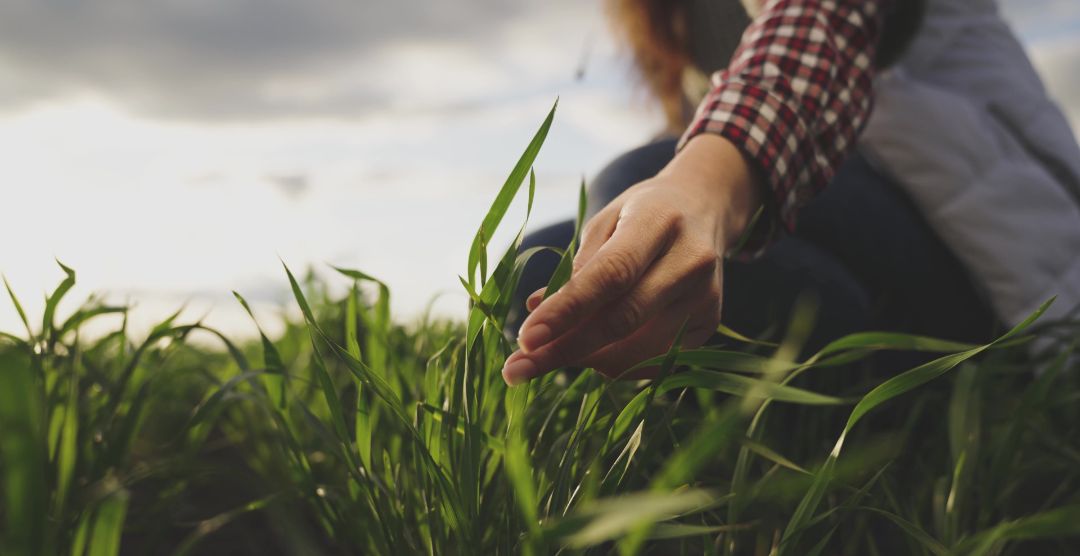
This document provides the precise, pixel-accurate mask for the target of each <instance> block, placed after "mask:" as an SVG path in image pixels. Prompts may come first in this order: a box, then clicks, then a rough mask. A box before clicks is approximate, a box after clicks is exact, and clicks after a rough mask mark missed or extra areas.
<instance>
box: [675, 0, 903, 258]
mask: <svg viewBox="0 0 1080 556" xmlns="http://www.w3.org/2000/svg"><path fill="white" fill-rule="evenodd" d="M887 1H888V0H767V1H766V2H764V6H763V8H762V11H761V13H760V14H759V15H758V16H757V17H756V18H755V19H754V22H753V24H752V25H751V26H750V28H749V29H747V31H746V33H745V34H744V35H743V38H742V42H741V44H740V46H739V49H738V50H737V51H736V52H735V55H734V56H733V57H732V62H731V65H730V66H729V67H728V68H727V69H726V70H724V71H720V72H717V73H716V74H714V75H713V77H712V82H713V89H712V91H711V92H710V93H709V94H708V95H707V96H706V97H705V99H704V100H703V101H702V103H701V104H700V105H699V107H698V110H697V114H696V116H695V117H694V120H693V123H692V124H691V125H690V127H689V128H688V129H687V131H686V133H685V134H684V135H683V137H682V140H681V141H680V143H679V146H680V148H681V147H682V145H685V144H686V142H687V141H689V140H690V139H691V138H693V137H694V136H696V135H699V134H701V133H716V134H719V135H721V136H723V137H725V138H727V139H728V140H730V141H731V142H732V143H734V144H735V145H737V146H738V147H739V148H740V149H742V150H743V153H744V154H745V155H746V156H747V157H748V158H749V160H751V161H753V162H754V163H756V166H757V167H758V169H759V171H760V172H761V176H763V177H764V179H765V181H766V183H767V184H768V186H769V188H770V189H771V193H772V194H771V195H770V196H766V197H767V198H766V204H765V207H766V208H765V221H759V222H757V223H756V224H755V225H754V229H753V231H752V232H751V235H750V236H749V238H748V241H747V242H746V243H744V244H743V247H742V249H741V250H740V251H741V253H740V254H744V253H748V252H749V253H760V251H761V250H762V249H764V247H765V246H767V245H768V243H770V242H771V240H772V239H773V238H774V237H775V236H776V234H777V232H778V231H779V228H781V227H782V228H784V229H786V230H787V231H789V232H790V231H792V230H794V227H795V221H796V216H797V214H798V211H799V209H800V208H801V207H802V206H804V205H805V204H806V203H807V202H808V201H809V200H810V199H811V198H813V196H814V195H815V194H816V193H817V192H819V191H821V190H822V189H823V188H824V187H825V186H826V185H827V184H828V183H829V181H830V180H831V179H832V177H833V175H835V173H836V170H837V168H838V167H839V165H840V164H841V163H842V162H843V160H844V158H845V157H846V156H847V154H848V153H849V152H850V151H851V149H852V148H853V146H854V144H855V139H856V137H857V135H858V134H859V132H860V131H861V130H862V127H863V126H864V125H865V123H866V120H867V118H868V117H869V115H870V111H871V109H872V105H873V82H872V80H873V72H874V64H873V60H874V55H875V51H876V47H877V41H878V34H879V33H880V28H881V13H882V11H883V7H884V4H885V3H886V2H887Z"/></svg>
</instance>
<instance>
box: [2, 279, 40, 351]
mask: <svg viewBox="0 0 1080 556" xmlns="http://www.w3.org/2000/svg"><path fill="white" fill-rule="evenodd" d="M3 279H4V288H6V289H7V292H8V297H10V298H11V304H12V305H14V306H15V312H17V313H19V319H20V320H22V323H23V326H25V327H26V334H27V336H26V338H27V340H28V341H31V342H32V341H33V340H34V331H33V330H31V329H30V320H29V319H27V318H26V311H24V310H23V307H22V304H21V303H19V298H18V297H15V292H14V291H13V290H12V289H11V284H10V283H8V279H7V276H4V277H3Z"/></svg>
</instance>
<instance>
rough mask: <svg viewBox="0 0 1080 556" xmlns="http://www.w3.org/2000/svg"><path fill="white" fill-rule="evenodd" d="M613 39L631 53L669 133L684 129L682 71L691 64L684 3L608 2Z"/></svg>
mask: <svg viewBox="0 0 1080 556" xmlns="http://www.w3.org/2000/svg"><path fill="white" fill-rule="evenodd" d="M607 9H608V14H609V15H610V18H611V22H612V28H613V29H614V31H615V35H616V37H617V38H618V39H620V40H621V41H622V42H623V43H624V44H625V45H626V46H627V47H629V49H630V53H631V55H632V56H633V57H634V66H635V68H636V69H637V71H638V74H639V75H640V77H641V79H642V80H643V81H644V83H645V86H646V87H647V88H648V89H649V92H650V93H652V95H653V96H654V97H655V98H656V100H657V101H659V102H660V106H661V107H662V108H663V110H664V115H665V116H666V117H667V121H668V125H669V126H670V128H671V131H675V132H678V131H681V127H682V126H683V125H684V119H685V115H684V113H683V111H684V109H685V102H684V100H683V92H682V78H683V70H684V69H685V68H686V66H687V65H689V64H690V55H689V52H688V50H689V49H688V47H687V38H686V1H685V0H607Z"/></svg>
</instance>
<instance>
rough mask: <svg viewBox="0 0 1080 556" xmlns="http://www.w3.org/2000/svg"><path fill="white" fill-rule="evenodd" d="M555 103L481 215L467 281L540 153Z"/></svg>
mask: <svg viewBox="0 0 1080 556" xmlns="http://www.w3.org/2000/svg"><path fill="white" fill-rule="evenodd" d="M558 106H559V101H558V100H556V101H555V105H554V106H552V107H551V111H550V112H548V115H547V118H545V119H544V123H543V124H541V125H540V129H539V130H537V132H536V134H535V135H534V136H533V138H532V141H530V142H529V146H528V147H526V149H525V152H524V153H522V155H521V158H520V159H519V160H518V162H517V164H516V165H515V166H514V169H513V170H512V171H511V172H510V176H509V177H507V178H506V182H505V183H504V184H503V186H502V189H500V190H499V194H498V195H497V196H496V197H495V201H494V202H493V203H492V204H491V208H490V209H489V210H488V213H487V215H486V216H484V221H483V222H482V223H481V224H480V229H479V230H477V232H476V236H475V237H474V238H473V243H472V247H471V248H470V249H469V268H468V272H466V274H465V276H466V278H468V281H469V283H470V284H475V283H476V282H475V276H476V268H477V266H478V265H479V264H480V259H481V257H482V253H481V251H482V250H484V249H485V242H486V241H487V240H488V239H490V238H491V237H494V234H495V230H496V228H498V227H499V223H500V222H502V219H503V216H505V215H506V211H507V210H508V209H509V208H510V203H511V202H512V201H513V200H514V197H516V196H517V192H518V189H520V188H521V184H522V183H524V181H525V176H526V175H528V173H529V169H530V168H532V167H533V163H534V162H535V161H536V156H537V155H538V154H539V153H540V147H541V146H543V144H544V140H545V139H547V134H548V131H549V130H550V129H551V122H552V120H554V118H555V109H556V108H558Z"/></svg>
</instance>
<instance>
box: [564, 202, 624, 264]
mask: <svg viewBox="0 0 1080 556" xmlns="http://www.w3.org/2000/svg"><path fill="white" fill-rule="evenodd" d="M618 223H619V208H618V205H616V204H615V203H612V204H611V205H608V206H607V207H605V208H604V210H602V211H600V213H599V214H597V215H596V216H594V217H593V218H592V219H591V220H589V221H588V222H587V223H586V224H585V228H584V229H583V230H581V244H580V245H578V250H577V254H576V255H575V256H574V272H575V273H576V272H577V271H579V270H581V269H582V268H584V267H585V265H586V264H587V263H588V262H589V261H590V260H592V258H593V255H595V254H596V252H597V251H598V250H599V249H600V247H601V246H602V245H604V242H606V241H607V240H608V238H610V237H611V234H612V233H614V232H615V227H616V226H617V225H618Z"/></svg>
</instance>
